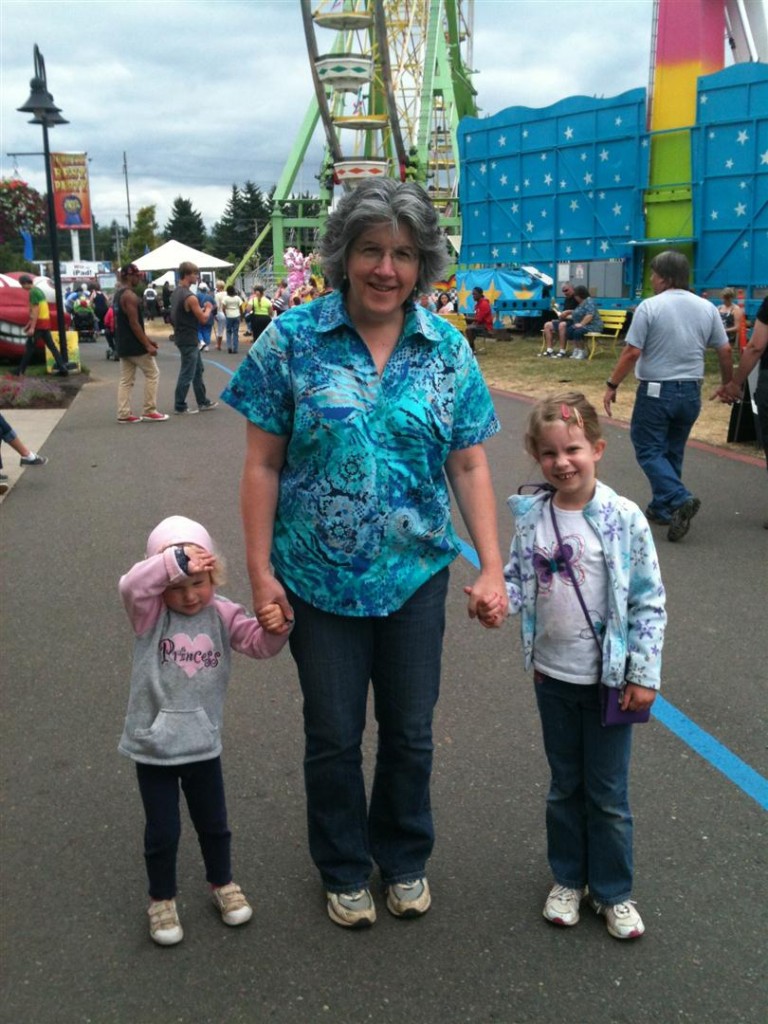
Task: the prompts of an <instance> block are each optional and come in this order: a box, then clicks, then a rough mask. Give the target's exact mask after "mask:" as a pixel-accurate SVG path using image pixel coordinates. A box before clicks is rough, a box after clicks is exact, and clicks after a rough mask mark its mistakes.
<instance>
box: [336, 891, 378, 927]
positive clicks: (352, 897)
mask: <svg viewBox="0 0 768 1024" xmlns="http://www.w3.org/2000/svg"><path fill="white" fill-rule="evenodd" d="M325 895H326V898H327V900H328V904H327V907H328V917H330V919H331V920H332V921H333V923H334V924H340V925H341V927H342V928H369V927H370V926H371V925H372V924H373V922H374V921H375V920H376V907H375V906H374V905H373V897H372V896H371V890H370V889H356V890H354V891H353V892H327V893H326V894H325Z"/></svg>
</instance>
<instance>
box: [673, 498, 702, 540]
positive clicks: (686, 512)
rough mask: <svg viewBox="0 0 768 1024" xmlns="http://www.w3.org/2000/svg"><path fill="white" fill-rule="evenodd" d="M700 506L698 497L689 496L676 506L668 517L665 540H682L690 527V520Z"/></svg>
mask: <svg viewBox="0 0 768 1024" xmlns="http://www.w3.org/2000/svg"><path fill="white" fill-rule="evenodd" d="M700 508H701V501H700V500H699V499H698V498H689V499H688V500H687V501H684V502H683V504H682V505H680V506H678V508H676V509H675V510H674V512H673V513H672V515H671V516H670V519H669V529H668V530H667V540H671V541H676V540H682V539H683V537H684V536H685V535H686V533H688V531H689V530H690V528H691V520H692V519H693V517H694V516H695V515H696V513H697V512H698V511H699V509H700Z"/></svg>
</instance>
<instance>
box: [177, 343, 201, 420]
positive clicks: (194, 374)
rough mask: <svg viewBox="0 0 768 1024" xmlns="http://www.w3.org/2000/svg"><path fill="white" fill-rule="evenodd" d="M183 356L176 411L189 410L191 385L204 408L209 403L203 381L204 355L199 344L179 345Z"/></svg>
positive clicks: (196, 399)
mask: <svg viewBox="0 0 768 1024" xmlns="http://www.w3.org/2000/svg"><path fill="white" fill-rule="evenodd" d="M176 347H177V348H178V350H179V355H180V356H181V366H180V367H179V379H178V380H177V381H176V391H175V394H174V400H173V408H174V410H175V412H186V411H187V392H188V391H189V385H190V384H191V385H192V390H193V391H194V393H195V401H196V402H197V404H198V406H199V407H200V408H201V409H202V408H204V407H205V406H206V405H208V404H209V401H208V395H207V394H206V391H205V384H204V383H203V357H202V354H201V352H200V349H199V348H198V347H197V345H177V346H176Z"/></svg>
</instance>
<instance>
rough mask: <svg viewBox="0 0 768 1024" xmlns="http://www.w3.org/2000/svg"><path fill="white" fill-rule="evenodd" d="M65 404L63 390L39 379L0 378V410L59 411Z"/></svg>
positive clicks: (57, 385) (50, 381) (52, 382)
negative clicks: (47, 409) (42, 409)
mask: <svg viewBox="0 0 768 1024" xmlns="http://www.w3.org/2000/svg"><path fill="white" fill-rule="evenodd" d="M66 404H67V399H66V395H65V394H64V390H63V388H62V387H61V386H60V385H59V384H57V383H56V382H55V381H52V380H44V379H42V378H40V377H0V409H41V408H51V409H59V408H61V407H62V406H64V405H66Z"/></svg>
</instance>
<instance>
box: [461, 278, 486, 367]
mask: <svg viewBox="0 0 768 1024" xmlns="http://www.w3.org/2000/svg"><path fill="white" fill-rule="evenodd" d="M472 298H473V299H474V300H475V318H474V320H473V321H472V323H471V324H469V325H468V326H467V329H466V331H465V332H464V333H465V334H466V336H467V341H468V342H469V344H470V347H471V349H472V351H473V352H474V351H475V338H477V337H478V335H482V336H483V337H485V336H487V335H492V334H493V313H492V312H491V304H490V302H489V301H488V299H486V297H485V295H484V294H483V289H482V288H473V289H472Z"/></svg>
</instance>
